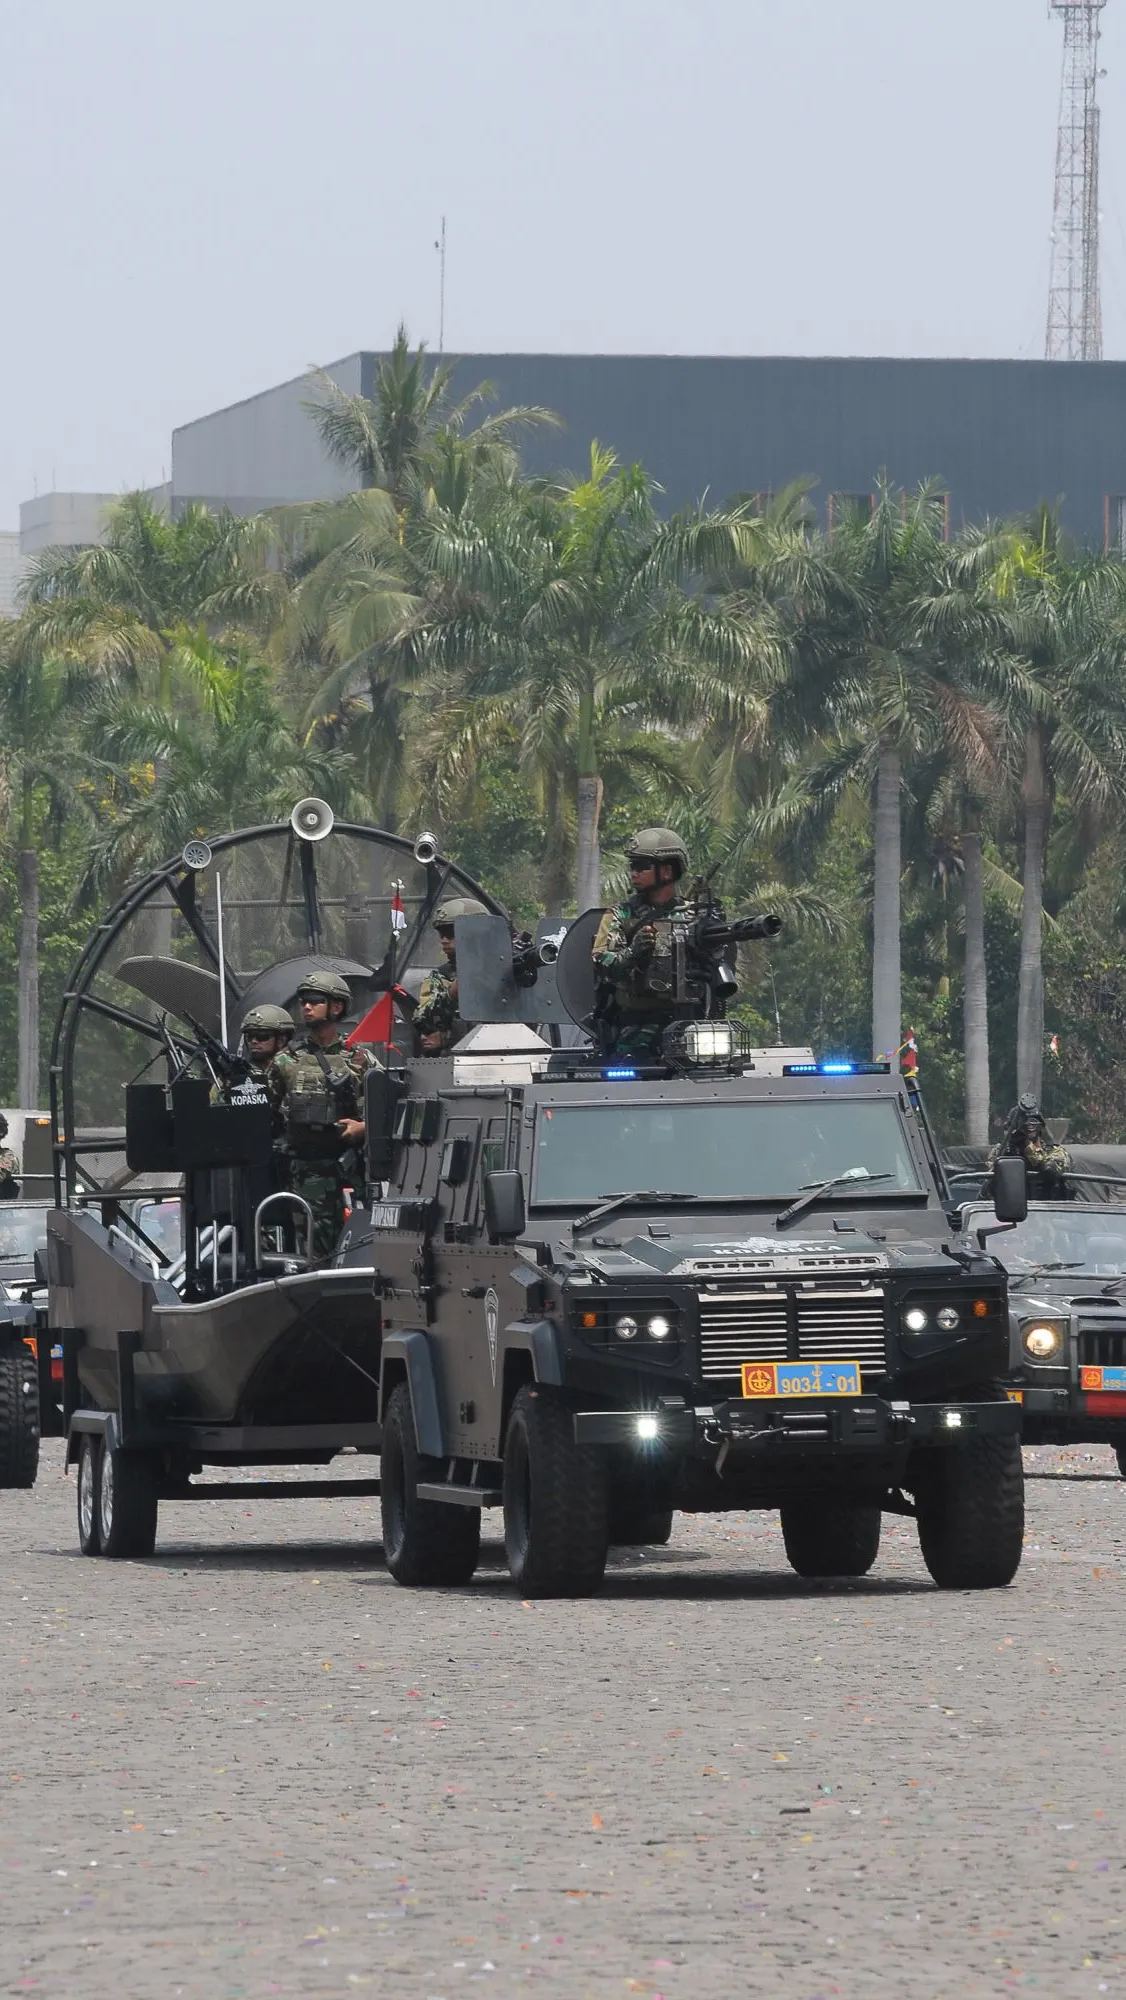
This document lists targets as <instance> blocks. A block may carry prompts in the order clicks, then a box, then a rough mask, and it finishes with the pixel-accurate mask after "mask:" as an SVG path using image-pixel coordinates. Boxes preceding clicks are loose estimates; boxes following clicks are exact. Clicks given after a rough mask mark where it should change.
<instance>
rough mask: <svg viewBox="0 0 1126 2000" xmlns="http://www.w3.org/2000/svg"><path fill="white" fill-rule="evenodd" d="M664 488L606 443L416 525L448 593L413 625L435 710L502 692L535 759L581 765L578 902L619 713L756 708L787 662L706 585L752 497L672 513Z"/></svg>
mask: <svg viewBox="0 0 1126 2000" xmlns="http://www.w3.org/2000/svg"><path fill="white" fill-rule="evenodd" d="M654 495H655V488H654V486H653V484H652V481H651V480H650V479H649V478H648V477H647V475H646V474H645V472H644V471H643V470H642V468H641V467H640V466H630V467H622V466H619V465H618V463H617V461H616V459H615V457H614V455H613V453H612V452H609V451H607V450H605V449H604V448H603V447H602V446H600V445H599V444H597V443H595V444H594V445H592V447H591V463H590V476H589V478H586V479H582V480H578V479H575V480H568V481H566V482H562V483H559V484H552V485H543V486H539V487H535V488H531V489H524V490H523V491H518V490H515V489H514V490H513V491H512V493H511V494H510V495H509V496H507V498H506V499H505V501H504V502H503V503H502V504H499V505H497V506H495V507H494V508H493V509H492V510H491V511H490V512H489V513H487V514H486V516H485V517H484V518H483V519H471V520H468V521H465V520H460V519H451V518H450V517H449V516H447V515H442V514H439V513H434V514H433V515H431V516H429V517H428V518H427V519H426V520H425V521H422V522H420V523H419V524H418V529H417V540H418V545H419V548H420V551H421V552H422V553H423V554H424V556H425V559H426V563H427V567H428V569H429V571H430V573H431V575H432V576H433V578H434V579H435V581H436V584H437V586H438V591H439V595H438V601H437V603H436V604H432V605H431V606H430V607H428V609H427V611H426V612H425V613H424V615H423V617H422V619H421V621H420V624H419V627H418V630H417V631H416V633H415V635H414V644H415V646H416V648H417V651H418V654H419V656H420V657H421V658H422V659H423V660H424V661H425V662H426V664H427V666H428V668H429V670H430V679H429V680H428V682H427V683H426V698H427V700H428V701H429V702H431V703H432V704H433V705H434V706H435V708H436V712H437V713H438V715H439V716H440V715H441V713H442V712H443V710H444V709H445V706H446V704H451V705H452V707H453V709H454V710H455V711H461V710H464V707H465V704H466V703H472V702H475V701H482V700H483V701H487V702H492V703H495V704H499V705H500V708H501V709H502V710H503V712H504V713H505V714H507V715H508V716H510V717H511V718H512V719H513V721H514V723H515V726H516V728H517V730H518V733H519V737H520V741H521V744H522V754H523V756H524V757H525V759H526V760H527V761H528V762H530V763H538V764H540V766H541V768H543V767H544V766H545V764H547V763H548V762H550V763H551V764H553V765H554V767H555V768H556V770H557V771H559V772H560V774H562V771H563V770H564V769H565V768H566V766H567V764H568V763H570V764H571V765H572V767H573V771H574V780H573V783H574V792H573V799H574V813H575V849H576V882H575V888H576V895H577V901H578V907H579V908H580V910H581V909H585V908H589V907H593V906H594V905H596V904H597V903H598V902H599V901H600V900H601V894H602V876H601V850H600V827H601V817H602V802H603V788H604V771H603V766H604V742H605V731H606V726H607V722H608V719H609V718H610V717H612V716H616V717H623V718H626V719H627V721H628V726H629V727H630V728H632V729H634V730H641V731H645V730H646V729H652V728H653V727H654V726H655V727H657V728H664V729H666V730H672V731H673V732H680V731H691V730H692V729H694V728H695V727H698V726H699V723H700V721H701V718H703V717H704V716H706V715H707V714H708V713H709V712H710V710H711V708H712V707H713V706H714V705H716V704H718V703H720V702H728V703H730V704H731V705H733V706H734V705H737V704H742V706H743V708H744V709H745V710H746V711H747V712H748V713H750V711H751V709H752V708H753V707H754V702H753V700H752V699H751V698H750V697H749V696H748V693H747V690H748V689H749V688H751V687H753V686H754V685H755V684H756V683H758V684H765V683H766V682H767V681H769V679H770V678H771V677H772V676H776V675H777V674H778V673H779V672H780V671H781V666H780V661H779V658H778V656H777V651H776V649H774V648H772V647H771V645H770V644H768V643H767V640H766V637H765V635H764V633H763V631H762V630H761V628H760V627H759V626H758V625H756V624H755V622H754V621H753V620H751V619H748V618H745V617H744V616H742V615H741V614H740V613H738V612H732V611H728V610H724V609H723V608H722V607H720V606H719V605H718V604H717V603H716V602H715V601H714V599H713V598H712V597H711V596H710V595H708V594H707V593H705V592H704V591H703V589H702V580H703V579H704V578H706V577H708V576H710V575H713V574H715V573H718V572H720V571H721V570H724V569H731V568H733V567H734V566H736V565H737V564H738V563H739V562H740V561H742V560H745V559H746V557H747V555H748V553H749V550H750V547H751V545H752V543H753V540H754V536H755V534H756V532H757V527H756V524H755V523H754V522H753V521H752V520H751V519H750V517H749V515H748V512H747V510H746V509H744V508H735V509H731V510H727V511H725V512H720V513H714V514H709V513H705V512H704V511H703V510H697V511H695V512H690V513H684V514H679V515H676V516H674V517H673V518H672V519H671V520H668V521H662V520H661V519H660V517H659V516H658V514H657V512H656V508H655V505H654ZM757 712H758V715H759V718H760V720H762V719H763V718H764V717H765V703H764V702H763V701H762V699H761V696H760V697H759V699H758V709H757ZM565 746H566V747H565Z"/></svg>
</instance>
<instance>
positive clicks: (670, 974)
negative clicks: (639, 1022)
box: [614, 902, 708, 1015]
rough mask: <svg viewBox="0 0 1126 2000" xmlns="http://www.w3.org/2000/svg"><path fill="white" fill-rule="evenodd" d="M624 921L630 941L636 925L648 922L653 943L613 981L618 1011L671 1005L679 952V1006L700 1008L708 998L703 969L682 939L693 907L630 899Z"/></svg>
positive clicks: (651, 1010) (657, 1009)
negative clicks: (645, 954) (644, 955)
mask: <svg viewBox="0 0 1126 2000" xmlns="http://www.w3.org/2000/svg"><path fill="white" fill-rule="evenodd" d="M627 907H628V908H629V917H628V920H626V921H625V922H624V924H623V928H624V930H625V933H626V937H627V939H628V940H629V941H630V942H631V943H632V941H633V939H634V937H635V936H636V935H637V932H638V931H639V930H642V929H643V928H644V927H645V926H646V925H647V924H651V925H652V927H653V929H654V930H655V931H656V933H657V942H656V944H655V946H654V948H653V952H652V955H651V956H650V957H649V958H646V959H642V960H641V961H640V963H638V964H635V965H632V966H630V967H629V969H628V971H627V972H626V973H624V974H623V975H621V976H620V977H619V978H617V979H616V980H615V981H614V998H615V1000H616V1002H617V1005H618V1009H619V1012H620V1013H622V1014H646V1015H648V1014H657V1013H661V1012H663V1011H664V1010H665V1009H668V1010H669V1011H670V1012H671V1011H672V1010H673V1008H674V1007H675V1005H676V988H677V957H678V954H683V967H682V972H681V983H682V992H683V997H682V1000H681V1006H682V1007H683V1008H686V1009H687V1011H689V1012H690V1013H696V1012H700V1013H705V1012H706V1011H707V999H708V977H707V972H706V970H705V968H704V967H703V966H701V964H700V961H699V959H698V957H697V956H696V954H695V953H694V952H691V951H689V950H688V949H687V945H686V940H687V937H688V934H689V931H690V928H691V924H692V920H693V918H694V916H695V914H696V912H695V908H694V906H692V905H691V904H688V903H682V902H675V903H664V904H658V905H656V906H652V905H650V904H648V903H633V904H631V905H629V906H627Z"/></svg>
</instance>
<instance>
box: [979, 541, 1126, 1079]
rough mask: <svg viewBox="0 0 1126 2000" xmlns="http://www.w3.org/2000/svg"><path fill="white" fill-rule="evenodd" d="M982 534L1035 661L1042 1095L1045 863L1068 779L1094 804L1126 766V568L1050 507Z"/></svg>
mask: <svg viewBox="0 0 1126 2000" xmlns="http://www.w3.org/2000/svg"><path fill="white" fill-rule="evenodd" d="M980 539H981V545H982V548H983V549H984V550H985V551H987V561H988V565H989V571H990V575H991V580H992V585H993V589H994V592H995V595H996V598H997V601H998V603H999V604H1000V605H1001V607H1002V608H1003V611H1004V614H1005V617H1006V621H1007V625H1008V631H1009V643H1010V645H1011V648H1012V651H1013V653H1014V655H1016V656H1017V658H1018V659H1020V660H1023V661H1024V662H1026V663H1027V669H1028V675H1027V684H1026V693H1025V700H1024V704H1023V710H1022V713H1021V717H1020V720H1021V736H1022V741H1021V767H1022V769H1021V778H1020V807H1021V819H1022V823H1023V868H1022V885H1023V893H1022V899H1021V949H1020V984H1019V991H1018V1001H1017V1089H1018V1091H1021V1092H1025V1091H1027V1092H1029V1093H1030V1094H1031V1095H1033V1096H1035V1097H1037V1098H1038V1097H1039V1095H1040V1091H1041V1087H1042V1083H1043V1072H1044V968H1043V935H1044V870H1045V861H1046V856H1047V848H1048V839H1049V835H1050V832H1051V826H1052V819H1053V814H1054V810H1055V803H1056V798H1057V794H1058V790H1059V787H1060V786H1061V784H1063V785H1066V787H1067V790H1068V792H1069V794H1070V796H1071V798H1072V800H1073V801H1074V802H1075V803H1076V804H1078V805H1080V806H1087V807H1098V806H1100V805H1101V804H1103V803H1105V802H1107V801H1109V800H1110V799H1111V798H1112V797H1113V796H1114V795H1115V793H1116V791H1117V789H1118V788H1119V787H1120V786H1121V782H1122V776H1123V773H1124V771H1126V684H1124V678H1123V670H1122V669H1123V657H1124V654H1126V566H1124V565H1123V564H1122V563H1121V562H1120V561H1119V560H1118V558H1117V557H1112V556H1104V555H1097V554H1084V555H1080V556H1078V557H1075V558H1070V557H1068V556H1067V555H1066V553H1065V552H1064V551H1063V550H1062V549H1061V546H1060V539H1059V533H1058V526H1057V523H1056V521H1055V519H1054V517H1053V515H1052V514H1051V512H1050V511H1049V510H1048V509H1047V508H1042V509H1041V510H1040V512H1039V514H1038V515H1037V516H1036V518H1035V519H1034V520H1033V522H1031V523H1030V524H1029V525H1028V526H1026V527H1017V528H1015V529H1012V528H1009V529H1001V530H994V531H993V532H992V533H991V534H989V535H986V536H983V537H981V538H980Z"/></svg>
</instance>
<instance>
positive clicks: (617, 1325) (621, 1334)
mask: <svg viewBox="0 0 1126 2000" xmlns="http://www.w3.org/2000/svg"><path fill="white" fill-rule="evenodd" d="M614 1332H615V1333H616V1334H617V1336H618V1339H619V1340H636V1339H637V1321H636V1320H635V1319H631V1318H630V1316H629V1314H628V1313H623V1314H622V1317H621V1319H616V1320H615V1321H614Z"/></svg>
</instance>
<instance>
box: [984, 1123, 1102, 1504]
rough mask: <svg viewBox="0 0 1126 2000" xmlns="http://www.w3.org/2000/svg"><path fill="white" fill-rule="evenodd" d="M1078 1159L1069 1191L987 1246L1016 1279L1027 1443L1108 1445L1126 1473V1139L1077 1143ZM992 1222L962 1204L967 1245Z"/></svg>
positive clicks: (1016, 1345) (1013, 1366)
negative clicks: (1115, 1143) (1111, 1143)
mask: <svg viewBox="0 0 1126 2000" xmlns="http://www.w3.org/2000/svg"><path fill="white" fill-rule="evenodd" d="M1071 1162H1072V1170H1073V1171H1072V1172H1071V1173H1070V1174H1068V1175H1067V1176H1066V1177H1065V1183H1064V1189H1065V1192H1066V1194H1067V1196H1068V1197H1069V1198H1068V1199H1061V1200H1058V1201H1037V1200H1032V1201H1030V1202H1029V1205H1028V1215H1027V1218H1026V1220H1025V1221H1024V1222H1022V1223H1021V1224H1020V1225H1019V1227H1018V1228H1015V1229H1013V1230H1011V1231H1007V1232H1005V1233H1003V1234H999V1235H997V1236H996V1237H995V1238H994V1240H993V1241H992V1242H991V1245H990V1247H991V1249H992V1250H993V1252H994V1254H995V1255H996V1256H997V1257H998V1258H999V1259H1000V1261H1001V1262H1002V1263H1003V1264H1004V1266H1005V1269H1006V1271H1007V1272H1008V1276H1009V1332H1010V1351H1009V1365H1010V1375H1009V1382H1010V1385H1011V1393H1012V1394H1013V1395H1014V1396H1015V1397H1017V1398H1018V1399H1019V1401H1020V1404H1021V1410H1022V1415H1023V1435H1024V1439H1025V1442H1026V1444H1109V1445H1110V1446H1111V1447H1112V1448H1113V1450H1114V1452H1115V1455H1116V1457H1117V1459H1118V1466H1119V1470H1120V1471H1121V1472H1122V1473H1123V1474H1126V1203H1124V1201H1123V1197H1124V1196H1126V1146H1098V1147H1096V1146H1076V1147H1073V1148H1072V1149H1071ZM963 1172H966V1169H963ZM976 1178H977V1180H978V1185H979V1186H980V1172H979V1174H978V1175H977V1177H976ZM957 1186H958V1183H957V1181H955V1188H956V1189H957ZM991 1221H992V1211H991V1209H990V1207H989V1206H988V1204H987V1203H985V1202H983V1201H980V1200H978V1201H972V1200H971V1201H965V1202H964V1203H963V1205H962V1208H961V1236H960V1242H961V1243H962V1245H963V1246H965V1247H966V1248H970V1247H972V1246H973V1245H974V1244H975V1243H976V1240H977V1234H978V1231H979V1230H980V1229H981V1228H983V1227H985V1228H987V1229H988V1227H989V1224H990V1223H991Z"/></svg>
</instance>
